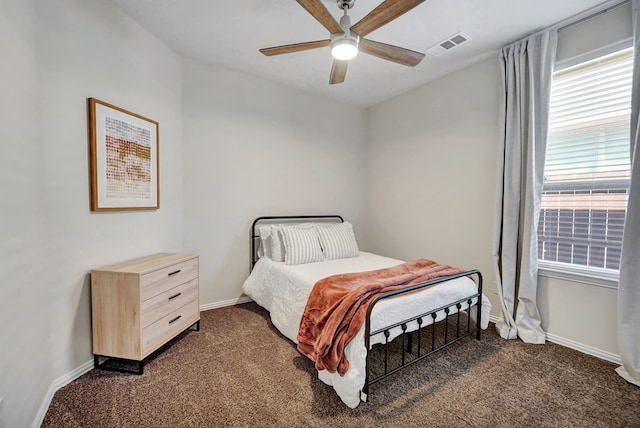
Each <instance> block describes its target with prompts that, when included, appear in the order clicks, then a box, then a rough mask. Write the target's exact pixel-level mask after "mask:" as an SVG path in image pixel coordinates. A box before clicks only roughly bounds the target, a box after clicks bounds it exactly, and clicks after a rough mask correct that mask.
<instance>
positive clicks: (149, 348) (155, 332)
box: [142, 300, 200, 358]
mask: <svg viewBox="0 0 640 428" xmlns="http://www.w3.org/2000/svg"><path fill="white" fill-rule="evenodd" d="M199 319H200V307H199V304H198V300H193V301H191V302H189V303H187V304H186V305H184V306H183V307H181V308H178V309H176V310H175V311H173V312H171V313H169V314H168V315H166V316H164V317H162V318H160V319H159V320H158V321H156V322H154V323H153V324H151V325H149V326H147V327H145V328H144V329H143V330H142V357H143V358H145V357H147V356H148V355H149V354H151V353H152V352H153V351H155V350H156V349H157V348H159V347H160V346H162V345H163V344H164V343H166V342H168V341H169V339H172V338H173V337H174V336H176V335H177V334H178V333H180V332H181V331H183V330H185V329H186V328H187V327H189V326H190V325H192V324H194V323H195V322H196V321H198V320H199Z"/></svg>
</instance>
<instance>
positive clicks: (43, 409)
mask: <svg viewBox="0 0 640 428" xmlns="http://www.w3.org/2000/svg"><path fill="white" fill-rule="evenodd" d="M251 301H252V300H251V298H250V297H247V296H244V297H238V298H237V299H230V300H223V301H221V302H214V303H207V304H205V305H200V310H201V311H208V310H210V309H217V308H223V307H225V306H233V305H239V304H242V303H249V302H251ZM498 320H499V318H498V317H497V316H495V315H490V316H489V321H491V322H492V323H496V322H497V321H498ZM547 340H548V341H549V342H553V343H557V344H558V345H562V346H566V347H567V348H571V349H575V350H576V351H580V352H582V353H585V354H589V355H593V356H595V357H598V358H602V359H603V360H607V361H611V362H612V363H616V364H621V362H622V360H621V358H620V355H616V354H612V353H611V352H607V351H603V350H601V349H598V348H594V347H592V346H588V345H584V344H582V343H578V342H574V341H573V340H569V339H565V338H563V337H560V336H556V335H555V334H550V333H547ZM91 369H93V359H91V360H90V361H87V362H86V363H84V364H82V365H81V366H79V367H76V368H75V369H73V370H72V371H70V372H69V373H67V374H64V375H62V376H60V377H59V378H58V379H56V380H54V381H53V383H52V384H51V386H50V387H49V390H48V391H47V394H46V395H45V397H44V400H43V401H42V404H41V405H40V408H39V409H38V413H37V414H36V417H35V419H34V421H33V424H32V425H31V426H32V428H39V427H40V425H42V421H43V420H44V417H45V415H46V414H47V410H48V409H49V405H50V404H51V400H53V396H54V394H55V393H56V391H57V390H58V389H60V388H62V387H63V386H65V385H68V384H69V383H71V382H72V381H74V380H76V379H77V378H79V377H80V376H82V375H83V374H85V373H87V372H89V371H90V370H91Z"/></svg>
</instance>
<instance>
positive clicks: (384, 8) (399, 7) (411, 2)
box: [351, 0, 425, 37]
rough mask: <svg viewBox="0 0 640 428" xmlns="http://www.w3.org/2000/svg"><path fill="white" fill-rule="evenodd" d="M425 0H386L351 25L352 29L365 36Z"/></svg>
mask: <svg viewBox="0 0 640 428" xmlns="http://www.w3.org/2000/svg"><path fill="white" fill-rule="evenodd" d="M424 1H425V0H384V1H383V2H382V3H380V4H379V5H378V7H376V8H375V9H373V10H372V11H371V12H369V14H368V15H367V16H365V17H364V18H362V19H361V20H360V21H358V22H356V23H355V24H354V25H353V26H352V27H351V31H353V32H354V33H356V34H358V35H359V36H360V37H364V36H366V35H367V34H369V33H371V32H372V31H374V30H376V29H378V28H380V27H382V26H383V25H384V24H386V23H388V22H391V21H393V20H394V19H396V18H397V17H399V16H400V15H402V14H404V13H405V12H408V11H410V10H411V9H413V8H414V7H416V6H418V5H419V4H420V3H423V2H424Z"/></svg>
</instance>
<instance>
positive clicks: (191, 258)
mask: <svg viewBox="0 0 640 428" xmlns="http://www.w3.org/2000/svg"><path fill="white" fill-rule="evenodd" d="M91 308H92V314H91V318H92V328H93V354H94V358H95V366H96V367H100V368H106V369H109V368H110V369H113V370H118V371H133V372H135V373H138V374H142V371H143V367H144V359H145V358H146V357H148V356H149V355H150V354H152V353H153V352H154V351H156V350H157V349H158V348H160V347H161V346H162V345H164V344H165V343H167V342H168V341H169V340H171V339H172V338H174V337H175V336H177V335H178V334H180V333H181V332H183V331H184V330H186V329H188V328H190V327H193V326H195V327H196V330H199V329H200V303H199V298H198V256H197V255H195V254H179V253H159V254H153V255H150V256H146V257H141V258H138V259H134V260H129V261H126V262H122V263H117V264H114V265H110V266H105V267H103V268H99V269H93V270H92V271H91ZM100 357H111V358H117V359H120V360H130V361H132V362H134V363H136V370H128V369H125V368H123V366H122V365H116V366H113V365H108V364H106V361H105V362H103V363H100Z"/></svg>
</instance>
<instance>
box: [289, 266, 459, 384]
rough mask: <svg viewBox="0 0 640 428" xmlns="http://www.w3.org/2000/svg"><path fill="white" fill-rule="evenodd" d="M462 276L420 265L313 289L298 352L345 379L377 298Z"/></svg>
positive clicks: (330, 280)
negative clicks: (351, 346)
mask: <svg viewBox="0 0 640 428" xmlns="http://www.w3.org/2000/svg"><path fill="white" fill-rule="evenodd" d="M461 272H464V271H463V270H462V269H459V268H455V267H451V266H444V265H440V264H438V263H436V262H434V261H432V260H427V259H418V260H414V261H411V262H408V263H403V264H400V265H398V266H394V267H391V268H386V269H378V270H373V271H368V272H358V273H345V274H340V275H334V276H330V277H327V278H324V279H321V280H320V281H318V282H316V283H315V285H314V286H313V290H312V291H311V295H310V296H309V300H308V301H307V306H306V307H305V310H304V313H303V315H302V320H301V321H300V329H299V330H298V350H299V351H300V352H301V353H302V354H304V355H306V356H307V357H309V358H310V359H311V360H312V361H314V362H315V363H316V369H318V370H327V371H329V372H330V373H335V372H336V371H337V372H338V373H339V374H340V376H344V374H345V373H346V372H347V370H348V369H349V361H347V358H346V356H345V352H344V350H345V347H346V346H347V344H348V343H349V342H350V341H351V339H353V338H354V337H355V336H356V334H357V333H358V331H359V330H360V328H361V327H362V324H363V323H364V319H365V317H366V314H367V308H368V306H369V302H370V301H371V300H372V299H373V298H375V297H376V296H377V295H379V294H382V293H386V292H388V291H393V290H397V289H400V288H404V287H407V286H410V285H414V284H420V283H423V282H427V281H431V280H433V279H436V278H441V277H445V276H449V275H454V274H457V273H461Z"/></svg>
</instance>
